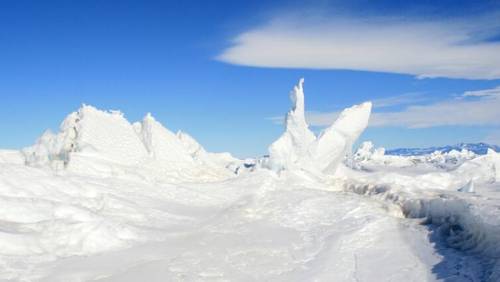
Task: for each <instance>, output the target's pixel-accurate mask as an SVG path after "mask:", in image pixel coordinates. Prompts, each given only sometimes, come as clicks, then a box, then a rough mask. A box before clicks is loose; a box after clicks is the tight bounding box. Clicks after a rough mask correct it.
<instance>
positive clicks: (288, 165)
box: [268, 79, 371, 174]
mask: <svg viewBox="0 0 500 282" xmlns="http://www.w3.org/2000/svg"><path fill="white" fill-rule="evenodd" d="M303 85H304V79H300V81H299V83H298V85H296V86H295V87H294V88H293V90H292V92H291V93H290V97H291V100H292V109H291V110H290V112H288V114H287V116H286V126H285V132H284V133H283V135H281V137H280V138H279V139H278V140H276V141H275V142H274V143H273V144H271V146H270V147H269V164H268V166H269V167H270V168H271V169H273V170H275V171H281V170H296V169H299V170H305V171H308V172H312V173H326V174H333V173H335V171H336V168H337V166H338V165H339V164H340V163H341V162H342V161H343V159H344V157H345V156H346V154H348V153H350V150H351V148H352V145H353V143H354V142H355V141H356V139H357V138H358V137H359V135H360V134H361V133H362V132H363V131H364V129H365V128H366V126H367V125H368V120H369V118H370V112H371V103H370V102H366V103H363V104H360V105H355V106H353V107H351V108H348V109H345V110H344V111H342V112H341V113H340V115H339V117H338V118H337V120H336V121H335V122H334V123H333V124H332V125H331V126H330V127H329V128H327V129H325V130H324V131H323V132H322V133H321V134H320V135H319V136H315V135H314V133H313V132H312V131H311V130H310V129H309V126H308V125H307V122H306V119H305V106H304V88H303Z"/></svg>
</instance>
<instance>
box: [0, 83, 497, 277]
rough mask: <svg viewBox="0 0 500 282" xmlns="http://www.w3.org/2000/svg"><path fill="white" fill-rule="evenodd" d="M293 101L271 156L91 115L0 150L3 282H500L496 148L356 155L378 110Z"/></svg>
mask: <svg viewBox="0 0 500 282" xmlns="http://www.w3.org/2000/svg"><path fill="white" fill-rule="evenodd" d="M291 98H292V109H291V110H290V112H289V113H288V114H287V121H286V128H285V132H284V133H283V135H282V136H281V137H280V138H279V139H278V140H277V141H276V142H274V143H273V144H272V145H271V146H270V148H269V152H270V156H269V157H263V158H255V159H246V160H239V159H236V158H234V157H232V156H231V155H230V154H229V153H212V152H207V151H206V150H205V149H204V148H203V146H201V144H200V143H198V142H197V141H196V140H195V138H193V137H192V136H190V135H189V134H187V133H185V132H181V131H180V132H177V133H173V132H172V131H170V130H169V129H167V128H166V127H164V126H163V125H162V124H161V123H159V122H158V121H156V120H155V119H154V118H153V116H152V115H151V114H147V115H146V116H145V117H144V119H143V120H142V121H140V122H136V123H130V122H129V121H128V120H127V119H125V117H124V115H123V114H121V113H119V112H116V111H114V112H113V111H112V112H109V111H101V110H98V109H95V108H93V107H91V106H83V107H82V108H81V109H79V110H78V111H77V112H74V113H71V114H70V115H68V117H67V118H66V119H65V120H64V122H63V123H62V125H61V127H60V131H59V132H58V133H50V132H46V133H44V134H43V135H42V136H41V137H40V138H39V139H38V140H37V141H36V143H35V144H34V145H33V146H31V147H29V148H26V149H24V150H22V151H15V150H0V281H51V282H53V281H65V282H66V281H141V280H144V281H402V280H405V281H499V280H500V221H499V220H498V218H499V216H500V154H499V153H496V152H494V151H493V150H490V151H488V153H487V154H486V155H478V154H475V153H473V152H471V151H468V150H466V149H462V150H461V151H457V150H450V151H448V152H440V151H439V152H433V153H429V154H424V155H419V156H395V155H386V154H385V152H386V150H385V149H384V148H376V147H375V145H374V144H373V143H370V142H365V143H363V144H362V145H361V146H360V148H359V149H358V150H357V151H356V152H355V153H354V154H351V153H350V151H351V148H352V144H354V142H355V140H356V139H357V138H358V137H359V135H360V134H361V133H362V131H363V130H364V128H365V127H366V126H367V123H368V120H369V116H370V110H371V104H370V103H368V102H367V103H363V104H360V105H356V106H353V107H351V108H348V109H346V110H344V111H343V112H342V113H341V114H340V116H339V118H338V119H337V121H335V122H334V123H333V124H332V126H330V127H329V128H327V129H325V130H324V131H323V132H322V133H320V134H319V135H318V136H316V135H314V134H313V133H312V132H311V131H310V130H309V128H308V125H307V123H306V120H305V104H304V88H303V80H300V82H299V84H298V85H297V86H295V87H294V89H293V90H292V92H291Z"/></svg>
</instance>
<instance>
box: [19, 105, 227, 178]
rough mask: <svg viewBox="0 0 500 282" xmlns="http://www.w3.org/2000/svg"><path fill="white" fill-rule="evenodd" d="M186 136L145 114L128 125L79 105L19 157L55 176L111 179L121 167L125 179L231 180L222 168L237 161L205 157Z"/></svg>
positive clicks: (121, 119)
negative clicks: (68, 173)
mask: <svg viewBox="0 0 500 282" xmlns="http://www.w3.org/2000/svg"><path fill="white" fill-rule="evenodd" d="M187 136H188V135H186V134H175V133H173V132H171V131H170V130H168V129H167V128H165V127H164V126H163V125H162V124H160V123H159V122H158V121H156V120H155V118H154V117H153V116H152V115H151V114H150V113H148V114H147V115H146V116H145V117H144V119H143V120H142V121H141V122H136V123H134V124H130V123H129V122H128V121H127V120H126V119H125V117H124V116H123V114H122V113H120V112H118V111H109V112H106V111H100V110H98V109H96V108H94V107H92V106H87V105H83V106H82V107H81V108H80V109H79V110H78V111H76V112H73V113H71V114H69V115H68V117H67V118H66V119H65V120H64V121H63V123H62V124H61V126H60V131H59V133H57V134H53V133H51V132H50V131H47V132H45V133H44V134H43V135H42V136H41V137H40V138H39V139H38V140H37V142H36V143H35V144H34V145H33V146H31V147H28V148H25V149H23V150H22V153H23V156H24V159H25V163H26V164H27V165H29V166H35V167H50V168H52V169H55V170H57V171H73V172H78V173H87V174H88V173H91V174H96V173H97V174H112V175H116V173H117V168H118V167H120V168H123V170H122V169H120V170H122V171H123V173H122V174H124V175H125V174H127V171H134V173H140V174H141V175H142V176H141V177H146V178H158V177H159V178H163V179H168V178H169V177H174V178H190V179H195V178H199V177H200V175H205V176H208V175H211V176H210V177H211V178H213V177H215V178H218V177H228V176H230V175H234V171H231V169H227V168H226V166H229V165H230V163H232V162H236V159H234V158H233V157H232V156H231V155H229V154H228V153H227V154H223V155H220V154H211V153H207V152H206V151H205V150H204V149H203V147H202V146H201V145H200V144H199V143H197V142H196V141H195V140H194V139H193V138H192V137H190V136H189V137H187ZM188 143H189V144H188ZM193 146H194V147H195V148H196V149H195V151H196V152H193ZM233 169H234V168H233ZM202 171H203V172H202Z"/></svg>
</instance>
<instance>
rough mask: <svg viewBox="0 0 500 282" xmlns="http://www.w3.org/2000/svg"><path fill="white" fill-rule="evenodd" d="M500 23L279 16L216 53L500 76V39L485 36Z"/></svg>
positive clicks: (279, 62) (427, 73)
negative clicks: (490, 38) (488, 39)
mask: <svg viewBox="0 0 500 282" xmlns="http://www.w3.org/2000/svg"><path fill="white" fill-rule="evenodd" d="M498 25H499V23H498V22H497V17H495V16H493V17H488V18H486V17H485V18H483V19H469V20H468V21H467V22H465V21H464V22H459V21H454V22H436V21H428V22H411V21H407V20H406V21H403V20H395V19H371V20H370V19H364V20H359V19H345V18H344V19H335V20H319V21H318V20H315V21H311V20H308V19H304V18H299V17H277V18H275V19H274V20H272V21H270V22H269V23H268V24H266V25H263V26H260V27H256V28H254V29H251V30H249V31H246V32H243V33H241V34H239V35H238V36H236V37H235V38H234V39H233V40H232V43H233V44H232V46H231V47H229V48H227V49H226V50H224V51H223V52H222V54H220V55H219V56H218V57H217V59H218V60H220V61H223V62H226V63H230V64H235V65H245V66H254V67H271V68H308V69H349V70H363V71H375V72H390V73H401V74H410V75H415V76H417V77H419V78H426V77H448V78H465V79H499V78H500V43H499V42H495V41H487V40H486V41H482V40H483V39H484V38H483V37H482V36H483V33H484V31H485V30H488V31H491V30H496V31H497V30H498Z"/></svg>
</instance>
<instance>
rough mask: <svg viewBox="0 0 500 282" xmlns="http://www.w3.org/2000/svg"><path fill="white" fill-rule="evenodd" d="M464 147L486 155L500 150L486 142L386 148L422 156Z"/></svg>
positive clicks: (394, 152)
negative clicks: (491, 150)
mask: <svg viewBox="0 0 500 282" xmlns="http://www.w3.org/2000/svg"><path fill="white" fill-rule="evenodd" d="M462 149H467V150H469V151H472V152H474V153H476V154H479V155H484V154H486V153H487V152H488V149H493V150H494V151H496V152H500V146H496V145H490V144H486V143H460V144H456V145H448V146H442V147H429V148H398V149H391V150H386V154H387V155H398V156H420V155H426V154H430V153H433V152H435V151H441V152H443V153H447V152H449V151H451V150H457V151H461V150H462Z"/></svg>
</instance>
